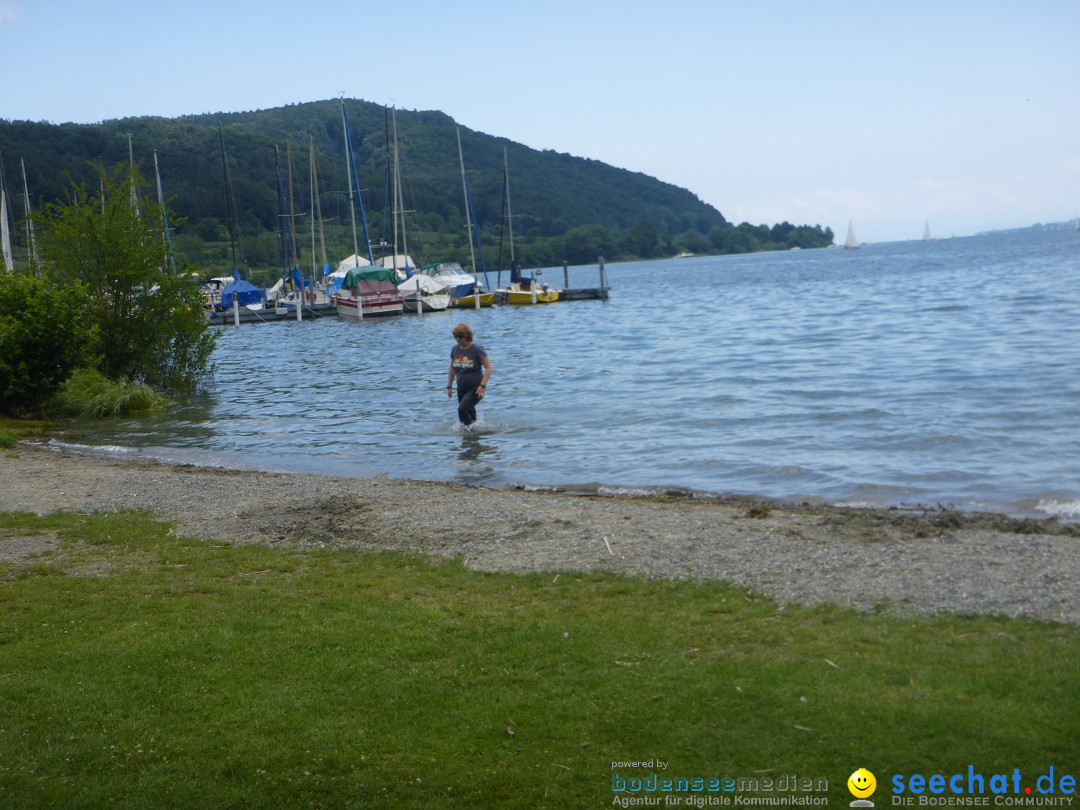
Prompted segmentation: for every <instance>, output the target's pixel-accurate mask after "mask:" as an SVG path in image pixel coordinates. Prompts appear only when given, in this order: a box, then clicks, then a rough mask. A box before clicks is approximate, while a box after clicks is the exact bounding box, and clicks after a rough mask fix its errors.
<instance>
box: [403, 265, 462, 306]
mask: <svg viewBox="0 0 1080 810" xmlns="http://www.w3.org/2000/svg"><path fill="white" fill-rule="evenodd" d="M398 291H399V292H400V293H401V295H402V299H403V301H402V303H403V304H404V307H405V311H406V312H419V313H421V314H423V313H425V312H442V311H443V310H445V309H446V308H447V307H449V306H450V291H449V288H448V287H447V286H446V285H445V284H442V283H440V282H439V281H437V280H436V279H433V278H432V277H431V276H425V275H419V274H417V275H415V276H413V277H412V278H408V279H405V281H403V282H401V283H400V284H398Z"/></svg>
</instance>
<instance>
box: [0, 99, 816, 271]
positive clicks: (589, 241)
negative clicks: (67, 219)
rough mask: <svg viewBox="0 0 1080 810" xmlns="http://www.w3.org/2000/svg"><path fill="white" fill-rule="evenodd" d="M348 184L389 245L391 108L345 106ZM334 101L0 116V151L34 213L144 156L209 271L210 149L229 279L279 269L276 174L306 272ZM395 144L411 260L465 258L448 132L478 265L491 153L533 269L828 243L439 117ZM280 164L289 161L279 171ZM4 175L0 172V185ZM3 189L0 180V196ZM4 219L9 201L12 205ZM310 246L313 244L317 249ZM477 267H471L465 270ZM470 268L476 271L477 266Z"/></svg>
mask: <svg viewBox="0 0 1080 810" xmlns="http://www.w3.org/2000/svg"><path fill="white" fill-rule="evenodd" d="M344 106H345V109H346V112H347V114H348V117H349V125H350V130H351V134H352V144H351V146H352V150H353V153H354V155H355V160H356V167H357V176H358V179H359V184H360V187H361V193H362V199H363V204H364V208H365V212H366V214H367V217H368V227H369V233H370V234H371V237H372V241H374V242H378V241H380V240H382V239H384V238H388V237H389V234H390V232H391V228H390V227H389V224H390V223H389V215H388V211H389V206H388V204H387V200H388V194H387V190H388V187H389V182H388V180H389V177H388V165H389V160H388V156H389V150H390V148H391V143H392V141H393V138H392V135H391V121H390V112H389V111H387V110H386V109H385V108H383V107H381V106H379V105H375V104H371V103H369V102H363V101H357V100H346V101H345V102H344ZM341 107H342V103H341V102H338V101H322V102H313V103H308V104H297V105H291V106H288V107H281V108H277V109H273V110H264V111H257V112H244V113H221V114H206V115H199V116H187V117H183V118H177V119H163V118H154V117H140V118H128V119H122V120H115V121H107V122H103V123H101V124H95V125H76V124H63V125H53V124H46V123H33V122H2V121H0V156H2V159H3V160H4V162H8V161H9V160H10V157H11V156H18V157H22V158H24V159H25V162H26V171H27V182H28V186H29V188H30V189H31V202H32V204H33V206H34V207H38V206H40V205H42V204H44V203H47V202H50V201H55V200H58V199H61V198H62V197H63V195H64V193H65V189H66V188H67V185H68V184H69V182H71V181H74V182H76V183H82V184H85V185H87V186H88V187H90V186H92V184H93V183H94V182H96V181H95V177H96V176H97V173H98V171H99V170H100V167H101V166H112V165H116V164H118V163H121V162H124V161H126V160H128V157H129V152H128V149H129V142H130V143H131V144H133V151H134V156H135V162H136V163H137V164H138V165H141V166H142V167H143V170H144V171H147V172H148V171H149V166H150V162H151V159H152V154H151V153H152V152H156V153H157V157H158V159H159V162H160V165H161V172H162V177H163V182H164V186H165V193H166V196H167V197H168V198H169V200H170V205H171V207H172V208H174V209H175V210H176V211H177V213H178V214H179V215H181V216H182V217H183V218H184V219H185V220H186V224H184V225H182V226H180V227H178V228H177V229H176V231H175V234H174V235H175V245H176V250H177V255H178V256H179V257H180V258H181V259H182V260H184V261H188V262H192V263H197V264H199V265H201V266H202V268H203V270H204V272H205V273H206V274H209V275H221V274H224V273H226V272H228V271H229V270H230V269H231V252H232V251H231V247H232V246H231V244H230V239H229V234H230V231H231V230H232V226H233V223H232V222H231V216H230V214H229V210H228V206H227V205H226V198H225V184H224V180H223V178H224V166H223V160H222V155H221V148H220V144H219V128H220V139H221V140H223V141H224V144H225V147H226V149H225V154H226V159H227V161H228V163H229V170H230V176H231V181H232V191H233V194H232V198H233V200H234V202H235V210H236V212H237V222H236V223H235V225H236V230H235V232H236V233H237V234H238V235H239V238H240V246H241V254H242V264H243V266H242V268H241V269H242V271H243V272H245V275H249V276H251V277H253V278H254V279H256V280H258V279H259V278H260V276H262V277H264V278H269V277H273V276H274V275H276V274H278V273H279V272H280V270H281V265H282V259H283V257H282V255H281V246H280V236H279V232H280V226H281V223H282V216H283V214H284V213H285V212H284V211H283V203H282V195H280V194H279V187H278V177H279V176H281V175H283V174H284V175H286V179H285V182H286V183H287V181H288V179H290V178H291V179H292V181H293V182H292V189H293V195H292V198H293V211H294V213H295V214H297V216H296V218H295V220H294V221H293V225H294V227H295V229H296V231H297V233H296V237H297V239H296V241H297V244H298V246H299V247H300V249H301V250H300V252H301V262H302V264H304V263H313V264H316V265H321V258H322V257H321V256H312V255H311V246H310V241H309V240H308V239H307V238H306V234H307V232H308V230H309V229H310V226H311V224H312V222H311V218H312V216H313V209H314V206H313V205H312V201H311V199H310V191H309V189H310V175H309V172H308V144H309V139H310V143H311V144H312V145H313V147H314V151H315V154H316V163H317V175H318V186H319V191H320V193H319V208H321V210H322V213H323V218H324V222H323V223H322V224H323V230H324V232H325V233H326V235H327V242H328V252H329V253H331V254H332V255H330V256H329V257H328V258H329V260H330V262H331V263H336V261H338V260H340V259H341V258H344V256H346V255H349V254H351V253H352V235H351V228H350V226H349V224H348V223H349V207H348V188H349V182H348V174H347V171H346V163H345V145H344V135H343V125H342V116H341ZM393 116H394V118H395V119H396V122H395V123H396V129H397V147H398V155H399V163H400V166H401V172H400V177H401V183H402V189H403V196H404V198H405V208H406V209H407V210H409V211H410V212H411V213H409V214H408V215H407V216H406V227H407V228H408V231H409V247H410V254H413V255H414V258H415V259H416V260H417V261H418V262H420V263H424V262H434V261H446V260H450V261H460V262H462V263H463V264H465V265H466V266H467V265H468V263H469V242H468V234H467V229H466V219H465V210H464V208H465V206H464V197H463V193H462V184H461V169H460V164H459V160H458V152H457V134H458V132H460V136H461V145H462V153H463V155H464V162H465V168H466V171H467V174H468V179H469V185H470V188H471V196H472V202H473V207H474V211H475V214H476V220H477V222H476V227H477V228H478V229H479V233H480V236H481V240H482V242H483V246H484V251H483V258H484V264H485V265H486V266H487V267H488V269H490V270H494V269H496V265H497V264H498V263H499V257H500V249H499V245H500V243H503V250H502V251H501V252H502V254H503V256H502V265H503V267H504V268H505V267H506V266H508V250H507V246H506V245H505V239H506V235H507V234H506V228H507V222H506V218H505V216H504V208H503V184H504V178H503V155H504V150H505V153H506V155H507V158H508V162H509V167H510V185H511V193H512V196H513V229H514V235H515V252H516V253H517V254H519V255H520V258H521V260H522V261H523V263H525V264H527V265H532V266H551V265H558V264H561V263H562V262H564V261H566V262H569V263H571V264H580V263H588V262H594V261H596V258H597V257H598V256H600V255H603V256H604V257H605V258H606V259H607V260H609V261H613V260H619V259H636V258H657V257H662V256H669V255H674V254H675V253H678V252H681V251H686V252H691V253H737V252H750V251H757V250H777V249H789V248H792V247H821V246H824V245H828V244H831V242H832V239H833V234H832V232H831V230H829V229H822V228H821V227H820V226H806V225H802V226H793V225H790V224H788V223H781V224H779V225H774V226H765V225H757V226H754V225H749V224H747V223H743V224H742V225H738V226H736V225H733V224H731V223H729V222H727V220H726V219H725V218H724V217H723V215H722V214H721V213H720V212H719V211H717V210H716V209H715V208H713V207H712V206H710V205H708V204H706V203H704V202H703V201H701V200H700V199H698V198H697V197H696V196H695V195H694V194H692V193H691V192H689V191H687V190H686V189H682V188H678V187H676V186H674V185H671V184H668V183H663V182H661V181H659V180H656V179H655V178H651V177H648V176H646V175H644V174H640V173H635V172H631V171H627V170H624V169H617V168H614V167H611V166H608V165H606V164H604V163H601V162H599V161H595V160H588V159H584V158H577V157H573V156H570V155H566V154H560V153H556V152H552V151H539V150H534V149H530V148H528V147H526V146H523V145H521V144H516V143H513V142H512V141H509V140H507V139H504V138H498V137H495V136H491V135H487V134H484V133H480V132H475V131H472V130H469V129H467V128H464V127H460V128H459V127H457V125H456V124H455V122H454V121H453V120H452V119H451V118H450V117H449V116H447V115H445V114H443V113H441V112H430V111H408V110H398V111H395V112H394V113H393ZM275 146H277V147H279V149H280V154H282V155H286V156H287V155H289V154H290V153H291V157H292V161H291V164H292V166H291V168H292V171H291V172H290V171H288V168H289V167H288V166H282V165H281V163H283V162H285V158H282V160H281V161H280V162H275ZM11 170H12V166H10V165H9V166H8V167H7V176H8V178H9V179H10V178H11V177H12V171H11ZM12 191H13V189H12V188H11V187H10V183H9V188H8V192H9V197H10V196H11V192H12ZM15 209H16V210H18V206H15ZM316 252H318V249H316ZM477 264H478V265H479V264H480V262H479V261H478V262H477ZM477 269H479V267H477Z"/></svg>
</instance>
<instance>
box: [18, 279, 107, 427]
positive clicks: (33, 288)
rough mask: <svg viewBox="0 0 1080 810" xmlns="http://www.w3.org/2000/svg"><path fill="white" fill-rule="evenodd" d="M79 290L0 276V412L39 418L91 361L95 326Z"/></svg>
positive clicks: (75, 287) (45, 282) (49, 283)
mask: <svg viewBox="0 0 1080 810" xmlns="http://www.w3.org/2000/svg"><path fill="white" fill-rule="evenodd" d="M85 302H86V298H85V296H84V295H83V294H82V290H81V289H80V288H79V286H78V285H69V286H66V287H61V286H58V285H57V284H56V283H55V282H54V281H53V280H52V279H50V278H48V277H42V276H35V275H29V274H27V273H0V412H3V413H6V414H9V415H11V416H36V415H39V414H41V413H42V412H44V410H45V406H46V405H47V404H48V402H49V400H50V399H51V398H52V396H53V394H54V393H56V391H57V389H58V388H59V387H60V385H61V384H62V383H63V382H64V381H65V380H67V378H68V377H70V376H71V373H72V372H73V371H74V370H75V369H76V368H78V367H79V366H80V365H82V364H83V363H84V362H86V361H87V359H88V358H87V355H86V347H87V344H88V342H90V337H91V335H90V331H91V327H90V325H89V324H88V323H87V320H86V318H85V317H84V305H85Z"/></svg>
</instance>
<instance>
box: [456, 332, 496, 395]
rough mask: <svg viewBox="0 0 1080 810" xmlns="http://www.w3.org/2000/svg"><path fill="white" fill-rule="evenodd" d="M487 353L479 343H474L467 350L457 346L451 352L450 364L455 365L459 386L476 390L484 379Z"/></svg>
mask: <svg viewBox="0 0 1080 810" xmlns="http://www.w3.org/2000/svg"><path fill="white" fill-rule="evenodd" d="M485 357H487V352H486V351H485V350H484V347H483V346H481V345H480V344H479V343H474V344H473V345H471V346H470V347H469V348H467V349H462V348H460V347H459V346H455V347H454V348H452V349H451V350H450V362H451V363H453V365H454V376H455V377H457V381H458V385H459V386H465V387H466V388H475V387H476V386H478V385H479V384H480V381H481V380H483V379H484V365H483V360H484V358H485Z"/></svg>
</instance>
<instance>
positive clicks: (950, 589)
mask: <svg viewBox="0 0 1080 810" xmlns="http://www.w3.org/2000/svg"><path fill="white" fill-rule="evenodd" d="M127 509H132V510H145V511H149V512H152V513H154V514H156V515H158V516H159V517H161V518H162V519H164V520H168V521H171V522H175V523H176V524H177V527H178V531H179V532H180V533H183V534H186V535H191V536H194V537H199V538H202V539H210V538H213V539H218V540H223V541H227V542H230V543H252V542H262V543H266V544H268V545H276V546H282V547H292V548H355V549H360V550H365V551H404V552H409V553H417V554H425V555H428V556H432V557H437V558H455V557H456V558H461V559H463V560H464V562H465V565H466V566H467V567H469V568H472V569H476V570H482V571H498V572H508V573H526V572H535V571H545V572H551V573H552V574H553V575H554V574H556V573H560V572H598V571H606V572H612V573H616V574H621V575H626V576H640V577H645V578H653V579H688V580H707V581H722V582H729V583H731V584H734V585H739V586H742V587H746V588H749V589H751V590H752V591H754V592H756V593H759V594H762V595H764V596H768V597H770V598H773V599H775V600H777V602H778V603H779V604H781V605H786V604H789V603H797V604H803V605H816V604H823V603H835V604H838V605H842V606H846V607H853V608H856V609H859V610H864V611H874V610H886V611H894V612H898V613H902V614H920V615H930V614H936V613H954V614H1000V615H1006V616H1012V617H1024V616H1026V617H1033V618H1038V619H1046V620H1050V621H1056V622H1067V623H1073V624H1078V623H1080V599H1077V596H1078V592H1077V586H1076V585H1075V583H1077V582H1080V553H1078V552H1080V526H1077V525H1075V524H1063V523H1059V522H1057V521H1055V520H1054V519H1052V518H1051V519H1043V520H1037V519H1021V518H1010V517H1007V516H1004V515H998V514H992V513H961V512H955V511H952V510H947V509H936V510H930V509H898V508H862V507H839V506H832V505H826V504H786V503H780V502H776V501H766V500H765V499H753V498H735V497H731V498H723V497H715V498H714V497H708V498H704V497H702V498H699V497H688V496H687V495H685V494H675V495H672V494H668V495H655V496H640V495H574V494H567V493H563V492H554V491H545V490H542V489H539V488H538V489H531V488H530V489H510V488H507V489H485V488H481V487H474V486H466V485H462V484H453V483H443V482H427V481H413V480H406V479H391V478H388V477H385V476H378V477H375V478H342V477H337V476H325V475H315V474H299V473H276V472H273V473H272V472H258V471H251V470H235V469H228V468H220V467H196V466H191V465H176V464H167V463H161V462H156V461H150V460H134V459H123V460H118V459H111V458H105V457H100V456H92V455H87V454H81V453H73V452H65V451H63V450H57V449H50V448H46V447H44V446H42V445H40V444H37V443H34V442H28V441H22V442H20V443H19V445H18V446H17V448H15V449H13V450H11V451H8V452H7V453H6V455H5V457H4V458H2V459H0V511H23V512H34V513H38V514H46V513H49V512H53V511H57V510H64V511H76V512H115V511H120V510H127ZM15 548H18V549H23V551H22V552H17V551H14V550H13V549H15ZM26 548H27V545H26V543H16V544H11V543H6V542H5V540H4V539H0V562H5V561H7V562H10V561H13V560H16V561H17V560H19V559H22V558H21V557H19V553H22V554H23V558H24V557H25V555H26V553H27V552H26V551H25V549H26Z"/></svg>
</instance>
